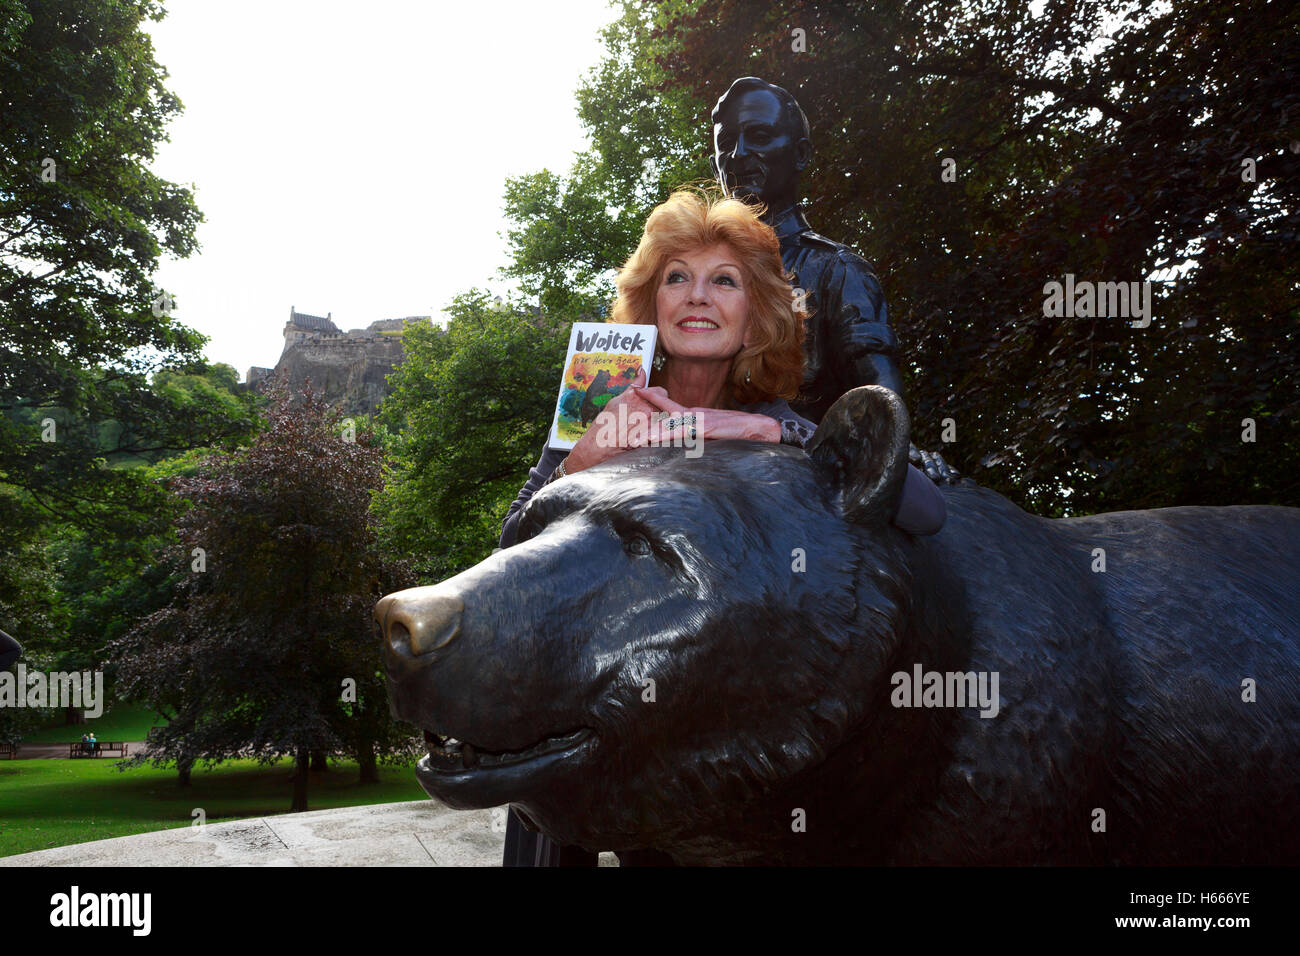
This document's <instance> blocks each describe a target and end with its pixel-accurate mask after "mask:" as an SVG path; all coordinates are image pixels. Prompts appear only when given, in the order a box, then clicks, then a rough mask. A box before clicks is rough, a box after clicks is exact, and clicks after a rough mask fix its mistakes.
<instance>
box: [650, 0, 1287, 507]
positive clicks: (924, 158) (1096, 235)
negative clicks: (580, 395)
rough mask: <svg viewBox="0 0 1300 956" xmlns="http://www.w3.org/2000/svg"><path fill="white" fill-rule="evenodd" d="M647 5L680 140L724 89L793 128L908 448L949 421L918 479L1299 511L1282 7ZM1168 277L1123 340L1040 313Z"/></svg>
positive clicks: (704, 124)
mask: <svg viewBox="0 0 1300 956" xmlns="http://www.w3.org/2000/svg"><path fill="white" fill-rule="evenodd" d="M653 8H654V11H655V13H654V22H655V24H656V31H655V32H656V37H657V38H656V39H655V42H656V43H658V44H660V46H659V50H660V52H659V53H658V54H657V55H658V56H659V64H658V65H659V66H660V67H661V68H662V70H663V75H664V76H665V78H666V79H665V84H666V85H665V93H666V91H668V90H671V91H674V93H675V94H676V95H693V96H694V97H695V99H696V101H697V102H699V103H700V104H701V106H702V109H701V112H700V114H699V115H698V116H697V118H696V120H695V124H696V127H697V128H698V129H699V130H700V131H701V132H704V131H706V130H707V129H708V116H707V108H708V107H710V106H711V105H712V103H713V102H714V101H715V100H716V98H717V96H718V95H719V94H720V93H721V92H722V91H723V90H724V89H725V88H726V86H727V85H729V83H730V82H731V80H732V79H734V78H735V77H738V76H744V75H757V76H762V77H763V78H765V79H768V80H770V81H772V82H776V83H779V84H780V85H782V86H784V87H785V88H787V89H788V90H790V91H791V92H792V93H793V94H794V95H795V96H796V97H797V98H798V99H799V101H800V104H801V105H802V106H803V107H804V109H805V111H806V112H807V113H808V115H809V120H810V122H811V125H812V130H813V145H814V150H815V152H814V158H813V166H812V169H811V170H810V171H809V172H810V174H809V175H807V176H806V177H805V188H804V195H805V197H806V200H807V202H808V205H809V206H810V218H811V221H812V224H813V226H814V228H817V229H818V230H819V231H822V232H824V233H825V234H827V235H829V236H831V237H833V238H835V239H838V240H840V241H843V242H846V243H848V244H850V245H851V246H854V247H855V248H857V249H858V250H860V251H861V252H863V254H864V255H866V256H867V257H868V258H869V259H871V260H873V261H874V262H875V264H876V266H877V268H878V270H879V272H880V275H881V278H882V280H883V282H884V284H885V290H886V293H887V295H888V297H889V302H890V306H891V318H892V321H893V323H894V324H895V326H896V327H897V329H898V332H899V338H900V340H901V342H902V346H903V353H904V358H905V361H906V368H905V371H906V373H907V378H908V382H907V384H908V389H909V395H908V397H909V402H910V404H911V406H912V408H913V413H914V414H913V417H914V421H915V425H916V428H917V430H918V433H919V435H918V443H919V444H922V445H923V446H924V447H936V446H937V445H938V439H939V431H940V427H941V422H942V420H943V419H944V418H946V417H951V418H953V419H954V420H955V422H956V425H957V435H958V440H957V442H956V443H955V444H953V445H949V446H946V448H945V450H944V453H945V455H947V456H948V457H950V458H951V459H953V460H954V461H955V462H956V463H958V464H959V465H960V466H961V467H962V468H963V470H965V471H967V472H969V473H973V474H974V475H975V476H976V477H977V478H978V479H979V480H980V481H982V482H984V483H986V484H990V485H993V486H995V487H997V488H999V490H1002V491H1005V492H1007V493H1009V494H1011V495H1013V496H1014V497H1016V498H1018V499H1019V500H1021V501H1022V502H1025V503H1027V504H1029V505H1030V506H1032V507H1034V508H1035V509H1037V510H1039V511H1042V512H1065V511H1070V512H1075V513H1080V512H1089V511H1096V510H1108V509H1114V508H1120V507H1153V506H1159V505H1177V504H1219V503H1224V502H1233V503H1242V504H1245V503H1267V502H1271V503H1284V504H1285V503H1289V504H1295V503H1297V500H1300V495H1298V494H1297V492H1298V491H1300V484H1298V479H1297V474H1298V472H1297V469H1296V467H1295V464H1296V460H1297V457H1300V425H1297V412H1300V347H1297V346H1300V311H1298V310H1297V308H1296V299H1295V289H1296V287H1297V279H1298V278H1300V275H1298V271H1300V265H1298V263H1300V259H1298V258H1297V257H1296V255H1295V250H1296V245H1297V238H1300V233H1298V229H1297V227H1298V226H1300V203H1298V202H1297V200H1298V199H1300V196H1298V195H1297V191H1298V190H1300V176H1298V175H1297V173H1298V172H1300V154H1297V150H1296V149H1292V148H1290V147H1291V145H1292V144H1294V143H1296V142H1298V141H1300V88H1298V87H1297V86H1296V84H1295V83H1294V76H1295V71H1296V66H1297V63H1300V11H1298V10H1297V8H1296V7H1295V6H1294V5H1287V4H1278V3H1269V2H1265V0H1251V2H1244V3H1241V2H1233V3H1228V2H1220V0H1187V2H1179V3H1175V4H1172V5H1162V6H1161V7H1156V8H1150V9H1144V8H1143V7H1142V6H1141V5H1138V4H1133V3H1127V2H1121V0H1083V2H1074V0H1070V2H1055V0H1048V2H1046V3H1045V4H1043V5H1042V9H1041V12H1039V13H1038V14H1035V13H1034V12H1033V10H1032V9H1031V5H1029V4H1012V3H1001V2H978V3H963V4H949V3H935V2H912V0H871V2H866V0H849V2H844V3H836V4H822V3H815V2H811V0H793V2H791V3H788V4H781V5H780V6H779V7H777V6H769V5H756V4H753V3H747V2H737V0H668V2H661V3H655V4H653ZM796 28H797V29H799V30H801V31H803V48H802V49H796V47H797V46H798V45H799V43H798V41H799V38H798V37H796V36H795V34H794V31H795V29H796ZM724 37H725V38H726V41H725V42H721V40H720V38H724ZM701 148H702V149H705V148H707V147H706V146H705V145H704V143H703V142H701ZM945 159H950V160H952V164H951V165H947V166H946V165H945V163H944V160H945ZM945 169H949V170H952V172H953V173H954V174H955V175H950V176H949V177H948V178H946V179H945V177H944V172H945ZM1180 271H1181V272H1184V273H1185V274H1184V275H1183V277H1182V279H1181V281H1179V282H1177V283H1173V282H1169V283H1157V284H1156V286H1155V297H1154V303H1153V313H1154V318H1153V321H1152V324H1151V326H1150V327H1148V328H1146V329H1135V328H1132V327H1131V326H1130V325H1129V324H1128V323H1127V322H1126V321H1124V320H1123V319H1122V318H1060V317H1048V316H1045V315H1044V308H1043V304H1044V286H1045V285H1046V284H1047V283H1048V282H1051V281H1063V280H1064V276H1065V275H1066V274H1067V273H1069V274H1072V275H1074V276H1076V277H1077V278H1079V279H1083V280H1089V281H1113V282H1118V281H1128V282H1133V281H1143V280H1147V279H1148V278H1155V279H1161V278H1172V277H1173V276H1174V275H1175V274H1176V273H1177V272H1180ZM1246 418H1253V419H1255V421H1256V423H1257V425H1258V440H1257V442H1256V443H1249V442H1243V441H1242V440H1241V436H1242V432H1243V427H1242V422H1243V419H1246Z"/></svg>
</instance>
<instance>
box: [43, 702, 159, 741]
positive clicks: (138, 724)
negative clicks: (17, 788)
mask: <svg viewBox="0 0 1300 956" xmlns="http://www.w3.org/2000/svg"><path fill="white" fill-rule="evenodd" d="M165 723H166V721H165V720H163V719H162V718H161V717H159V716H158V715H157V714H155V713H154V712H153V711H152V710H150V709H149V708H148V707H135V706H132V705H130V704H118V705H117V706H116V707H114V708H113V709H112V710H107V711H105V712H104V713H103V714H102V715H101V716H99V717H96V718H94V719H93V720H88V721H86V722H85V723H84V724H74V725H68V724H65V723H64V722H63V717H62V716H60V717H58V718H56V719H55V720H53V721H51V722H50V723H48V724H46V725H45V726H44V727H41V728H40V729H39V730H35V731H33V732H32V733H30V734H28V735H27V736H26V737H24V738H23V739H22V743H23V744H70V743H74V742H75V741H78V740H80V739H81V735H82V734H87V733H90V731H92V730H93V731H94V732H95V737H96V738H97V739H98V740H112V741H126V742H130V741H133V740H144V739H145V735H146V734H148V733H149V728H150V727H153V726H155V725H161V724H165ZM21 748H22V744H19V753H21V752H22V749H21Z"/></svg>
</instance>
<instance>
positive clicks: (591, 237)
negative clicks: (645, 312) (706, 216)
mask: <svg viewBox="0 0 1300 956" xmlns="http://www.w3.org/2000/svg"><path fill="white" fill-rule="evenodd" d="M603 37H604V41H605V46H606V50H607V53H606V55H605V57H604V58H603V59H602V60H601V62H600V63H599V64H597V65H596V66H595V67H594V68H593V69H592V70H591V72H590V73H589V74H588V76H587V77H586V78H585V79H584V81H583V82H582V83H581V84H580V86H579V88H578V94H577V96H578V116H579V118H580V120H581V122H582V126H583V130H584V132H585V133H586V134H587V135H588V136H589V137H591V140H592V146H591V148H590V149H589V150H587V151H585V152H583V153H580V154H579V155H578V156H577V157H576V158H575V161H574V164H573V168H572V170H570V171H569V173H568V175H567V176H559V175H557V174H555V173H553V172H551V171H550V170H545V169H544V170H542V171H540V172H537V173H530V174H528V175H525V176H520V177H517V178H511V179H508V180H507V181H506V191H505V214H506V217H507V218H508V219H510V220H511V221H512V222H513V223H514V224H515V225H514V227H512V228H511V229H509V230H508V233H507V239H508V242H509V256H510V263H509V265H507V266H506V267H505V268H504V269H502V273H503V274H504V275H506V276H508V277H515V278H518V279H519V280H520V289H521V290H522V291H523V292H524V293H525V294H527V295H529V296H532V297H535V299H536V301H537V302H538V304H539V305H540V307H541V310H542V312H543V313H544V314H546V315H550V316H556V317H563V318H564V319H566V320H568V321H578V320H586V321H600V319H601V317H602V316H604V315H605V314H606V312H607V309H608V305H609V302H610V300H611V298H612V297H613V295H614V281H613V279H614V271H615V270H616V269H618V268H619V267H620V266H622V265H623V263H624V262H625V261H626V260H627V257H628V256H629V255H631V253H632V251H633V250H634V249H635V248H636V245H637V243H638V242H639V241H640V239H641V231H642V227H643V226H644V225H645V219H646V216H648V215H649V213H650V210H651V209H652V208H653V207H654V206H655V205H656V204H658V203H660V202H663V200H664V199H665V198H667V195H668V190H670V189H671V188H673V187H675V186H677V185H680V184H682V183H685V182H688V181H697V180H702V179H707V178H708V177H709V165H708V154H707V152H705V151H704V150H703V149H702V147H701V143H702V141H703V136H702V131H701V129H700V127H699V125H698V113H699V104H698V103H697V102H696V100H695V98H694V97H693V96H692V95H691V94H689V93H687V92H685V91H684V90H681V89H678V88H672V87H669V86H667V85H666V81H667V76H666V74H665V73H664V71H663V69H662V68H661V67H660V66H659V65H658V63H657V62H656V56H658V55H660V54H662V53H663V52H664V50H665V47H664V44H663V43H662V42H661V41H660V40H658V39H657V34H656V30H655V20H654V18H653V16H652V11H650V10H649V9H648V8H647V6H646V5H645V4H641V3H630V2H625V3H624V5H623V11H622V15H621V16H620V17H619V18H618V19H617V20H616V21H614V22H613V23H611V24H610V25H609V26H608V27H606V28H605V30H604V32H603Z"/></svg>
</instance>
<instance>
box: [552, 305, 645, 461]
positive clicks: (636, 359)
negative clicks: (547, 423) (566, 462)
mask: <svg viewBox="0 0 1300 956" xmlns="http://www.w3.org/2000/svg"><path fill="white" fill-rule="evenodd" d="M658 333H659V330H658V329H657V328H655V327H654V326H653V325H624V324H622V323H620V322H575V323H573V329H572V330H571V331H570V332H569V351H568V353H567V354H566V355H565V357H564V374H563V375H562V376H561V378H560V394H559V397H558V398H557V399H556V400H555V418H554V419H552V421H551V440H550V445H551V447H552V448H572V447H573V446H574V445H576V444H577V443H578V439H579V438H581V437H582V436H583V435H585V434H586V433H587V429H588V428H590V427H591V423H592V422H593V421H594V420H595V418H596V416H597V415H599V414H600V413H601V411H603V410H604V408H605V406H606V405H608V404H609V403H610V401H611V400H612V399H614V398H615V397H617V396H618V395H620V394H622V393H623V392H625V391H626V390H627V388H628V386H629V385H631V384H632V380H633V379H635V378H636V373H637V369H639V368H644V369H645V373H646V380H647V381H649V378H650V363H651V362H652V361H653V360H654V354H655V338H656V336H657V335H658Z"/></svg>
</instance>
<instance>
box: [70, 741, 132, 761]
mask: <svg viewBox="0 0 1300 956" xmlns="http://www.w3.org/2000/svg"><path fill="white" fill-rule="evenodd" d="M128 746H129V745H128V744H126V743H121V742H116V743H115V742H113V741H111V740H96V741H95V743H94V749H93V750H92V749H91V745H90V744H87V743H83V742H82V741H80V740H77V741H74V742H72V743H70V744H68V758H69V759H75V758H77V757H103V756H106V755H107V754H108V751H110V750H111V751H115V753H114V756H118V757H125V756H126V752H127V748H128Z"/></svg>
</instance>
